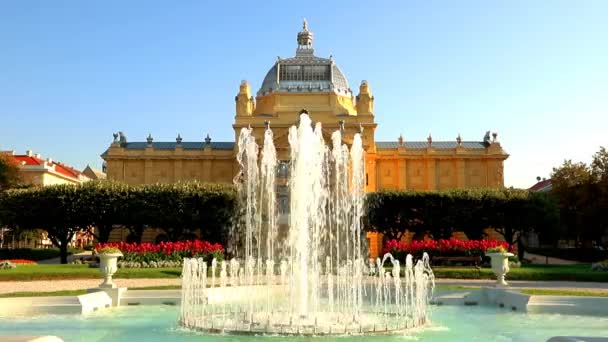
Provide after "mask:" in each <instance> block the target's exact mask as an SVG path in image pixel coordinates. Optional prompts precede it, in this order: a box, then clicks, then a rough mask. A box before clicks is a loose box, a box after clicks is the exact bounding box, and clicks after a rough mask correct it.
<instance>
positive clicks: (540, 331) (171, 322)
mask: <svg viewBox="0 0 608 342" xmlns="http://www.w3.org/2000/svg"><path fill="white" fill-rule="evenodd" d="M430 311H431V319H430V322H428V323H427V324H426V325H425V327H424V328H421V329H413V330H408V331H407V332H404V333H402V334H397V335H389V336H376V335H372V336H364V335H360V336H347V337H317V338H315V340H318V341H342V342H350V341H366V342H367V341H378V342H380V341H382V342H385V341H404V340H417V341H434V342H441V341H504V342H508V341H518V342H519V341H522V342H526V341H546V340H547V339H548V338H550V337H552V336H557V335H562V336H563V335H568V336H576V335H578V336H608V318H606V317H593V316H565V315H549V314H524V313H512V312H509V311H506V310H500V309H493V308H484V307H466V306H439V307H432V308H431V309H430ZM179 315H180V313H179V307H169V306H162V307H159V306H137V307H118V308H114V309H112V310H110V311H106V312H99V313H95V314H92V315H88V316H72V315H61V316H40V317H32V318H11V319H0V340H3V339H2V336H3V335H55V336H59V337H61V338H62V339H63V340H64V341H65V342H80V341H86V342H116V341H124V342H130V341H146V342H156V341H176V342H189V341H211V342H215V341H217V342H220V341H221V342H240V341H274V342H277V341H283V340H285V341H291V342H294V341H305V340H307V338H306V337H290V338H287V337H284V338H283V337H277V336H264V335H257V336H234V335H226V334H225V335H222V334H214V335H206V334H204V333H200V332H194V331H190V330H185V329H182V328H180V327H179V325H178V324H177V321H178V319H179Z"/></svg>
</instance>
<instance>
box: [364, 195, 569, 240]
mask: <svg viewBox="0 0 608 342" xmlns="http://www.w3.org/2000/svg"><path fill="white" fill-rule="evenodd" d="M366 220H367V224H366V226H367V227H368V230H370V231H374V232H379V233H382V234H384V236H385V237H386V238H387V239H396V240H400V239H401V237H402V234H403V233H404V232H405V231H406V230H407V231H410V232H414V233H415V236H414V238H415V239H416V238H422V237H424V236H429V235H430V236H431V237H432V238H434V239H449V238H450V237H451V236H452V234H453V233H454V232H458V231H460V232H464V233H465V234H466V235H467V236H468V237H469V238H470V239H474V240H479V239H482V238H483V237H484V230H485V229H486V228H489V227H492V228H494V229H495V230H496V231H497V232H498V233H500V234H501V235H502V236H503V237H504V239H505V241H507V242H508V243H509V244H514V243H516V242H518V241H517V239H518V237H519V236H520V235H521V234H523V233H526V232H528V231H535V232H538V233H541V234H543V233H549V234H550V233H551V232H554V231H555V229H556V227H557V224H558V220H559V213H558V210H557V207H556V205H555V203H554V201H553V200H552V199H551V198H550V197H549V196H547V195H546V194H543V193H534V192H529V191H527V190H519V189H465V190H450V191H425V192H421V191H381V192H375V193H371V194H369V195H368V196H367V216H366Z"/></svg>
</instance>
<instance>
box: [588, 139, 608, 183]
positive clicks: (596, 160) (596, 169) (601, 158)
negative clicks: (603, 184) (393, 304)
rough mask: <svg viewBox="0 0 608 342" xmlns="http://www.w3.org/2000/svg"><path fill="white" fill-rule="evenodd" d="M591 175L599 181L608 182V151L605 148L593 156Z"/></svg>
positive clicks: (601, 148)
mask: <svg viewBox="0 0 608 342" xmlns="http://www.w3.org/2000/svg"><path fill="white" fill-rule="evenodd" d="M591 174H592V175H593V176H594V178H595V179H596V180H597V181H602V180H608V151H607V150H606V148H605V147H603V146H602V147H600V150H599V151H598V152H596V153H595V154H594V155H593V160H592V162H591Z"/></svg>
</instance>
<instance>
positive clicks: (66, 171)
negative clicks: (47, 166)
mask: <svg viewBox="0 0 608 342" xmlns="http://www.w3.org/2000/svg"><path fill="white" fill-rule="evenodd" d="M53 164H55V171H57V172H59V173H61V174H63V175H65V176H68V177H72V178H78V176H79V175H80V171H77V170H75V169H73V168H71V167H69V166H67V165H64V164H61V163H53Z"/></svg>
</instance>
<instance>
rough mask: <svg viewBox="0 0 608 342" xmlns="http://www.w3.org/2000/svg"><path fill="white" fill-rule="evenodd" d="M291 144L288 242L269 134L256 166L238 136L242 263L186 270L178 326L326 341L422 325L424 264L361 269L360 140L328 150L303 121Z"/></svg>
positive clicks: (336, 141) (190, 263)
mask: <svg viewBox="0 0 608 342" xmlns="http://www.w3.org/2000/svg"><path fill="white" fill-rule="evenodd" d="M288 140H289V147H290V160H289V165H290V178H289V183H288V186H289V190H290V202H289V224H288V227H285V229H287V232H286V234H280V233H279V232H280V230H281V227H279V224H278V211H277V197H276V187H277V179H276V172H277V165H278V163H277V153H276V149H275V146H274V142H273V134H272V131H271V130H270V129H269V128H267V129H266V131H265V134H264V144H263V146H262V149H261V160H258V154H259V152H260V149H259V146H258V145H257V142H256V141H255V138H254V136H253V131H252V129H251V128H243V129H242V131H241V134H240V136H239V141H238V149H239V150H238V154H237V161H238V163H239V164H240V166H241V172H240V174H239V176H238V177H237V179H236V180H237V186H238V188H239V193H240V195H241V199H242V202H243V217H242V225H241V227H240V228H241V229H240V230H239V231H240V232H241V233H240V234H241V238H242V239H240V241H242V248H241V249H240V250H239V251H238V252H237V253H236V254H237V255H238V257H239V260H237V259H232V260H230V261H229V262H224V261H222V262H221V263H220V264H219V265H220V267H218V263H217V262H216V261H215V260H214V262H212V265H211V268H210V269H211V274H208V271H207V265H206V263H205V262H204V261H203V260H202V259H186V260H185V261H184V268H183V274H182V312H181V319H180V322H181V325H182V326H184V327H186V328H192V329H196V330H201V331H206V332H235V333H236V332H238V333H243V332H251V333H270V334H287V335H325V334H365V333H387V332H395V331H402V330H405V329H409V328H413V327H417V326H420V325H423V324H425V323H426V321H427V305H428V302H429V300H430V298H431V296H432V290H433V286H434V277H433V272H432V271H431V268H430V265H429V260H428V256H427V255H426V254H425V256H424V257H423V258H422V259H421V260H418V261H417V262H416V263H415V264H414V262H413V259H412V257H411V256H408V257H407V259H406V261H405V265H401V264H400V263H399V261H398V260H396V259H394V258H393V256H392V255H390V254H387V255H385V256H384V257H383V258H382V259H380V258H378V259H377V260H375V261H370V262H369V263H368V262H366V260H367V259H366V258H365V255H366V253H367V250H366V248H365V246H364V243H363V241H365V237H364V235H363V234H364V232H363V230H362V223H361V217H362V216H363V210H364V208H363V205H364V198H365V152H364V149H363V143H362V139H361V134H360V133H356V134H355V135H354V137H353V140H352V144H351V147H350V149H349V147H348V146H347V145H346V144H344V143H343V139H342V132H341V131H336V132H333V134H332V135H331V148H330V147H329V146H328V145H327V144H326V142H325V139H324V136H323V130H322V127H321V124H320V123H317V124H316V125H314V128H313V125H312V122H311V120H310V117H309V116H308V115H307V114H302V115H301V116H300V121H299V125H298V126H295V125H294V126H292V127H291V128H290V129H289V134H288ZM218 272H219V273H218ZM216 273H218V274H217V275H216ZM216 277H219V284H216ZM207 279H210V280H211V284H208V280H207Z"/></svg>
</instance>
